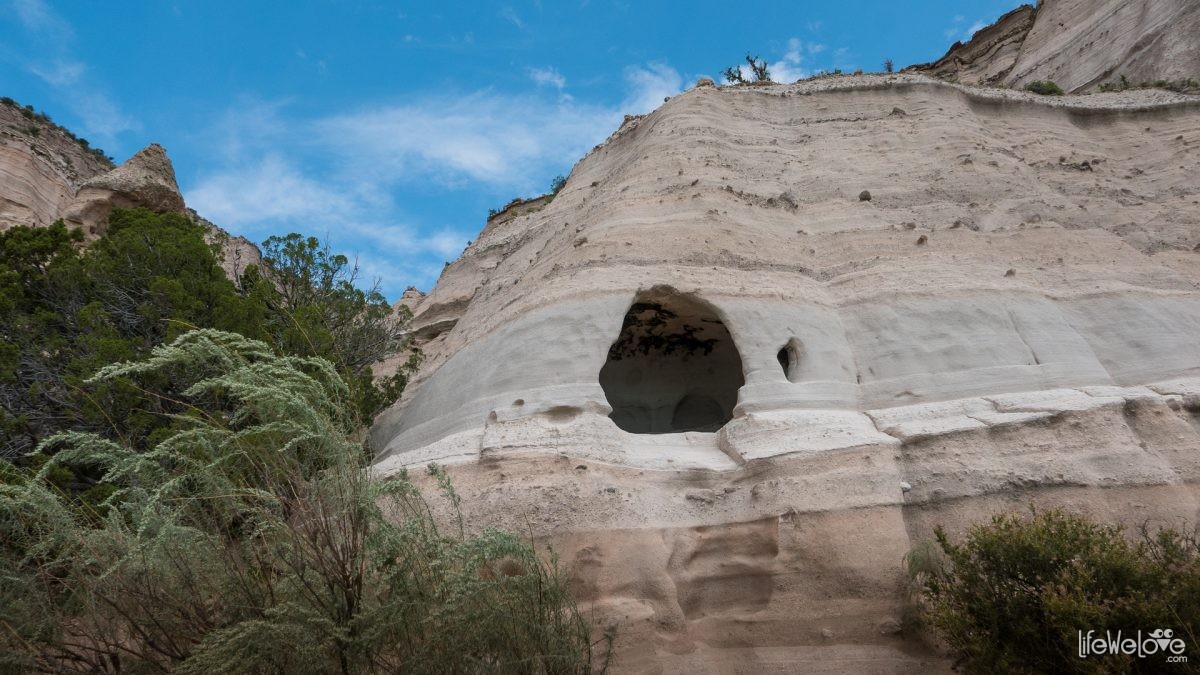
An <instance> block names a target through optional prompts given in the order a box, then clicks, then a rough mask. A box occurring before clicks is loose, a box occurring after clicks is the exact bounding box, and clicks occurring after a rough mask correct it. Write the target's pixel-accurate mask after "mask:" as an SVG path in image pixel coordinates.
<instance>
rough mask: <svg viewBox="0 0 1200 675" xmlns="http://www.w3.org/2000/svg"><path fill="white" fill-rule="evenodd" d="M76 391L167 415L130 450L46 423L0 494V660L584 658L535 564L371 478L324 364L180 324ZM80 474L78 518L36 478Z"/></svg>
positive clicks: (410, 490)
mask: <svg viewBox="0 0 1200 675" xmlns="http://www.w3.org/2000/svg"><path fill="white" fill-rule="evenodd" d="M304 250H309V249H308V247H307V245H305V247H304ZM305 292H307V291H305ZM84 384H85V385H86V386H90V387H101V388H103V387H106V386H109V387H125V388H128V389H130V390H131V391H136V392H139V393H140V394H141V395H142V397H143V411H144V412H145V413H146V414H153V415H154V416H155V417H160V418H166V419H168V420H169V423H168V424H163V425H160V430H161V433H158V434H155V435H154V438H153V439H152V440H148V441H147V442H144V443H140V444H137V445H133V444H130V443H128V442H126V441H124V440H113V439H111V438H108V437H105V436H101V435H98V434H94V433H82V432H75V431H72V432H66V433H62V434H59V435H57V436H54V437H52V438H50V439H47V441H46V442H45V445H46V446H48V447H53V448H55V449H57V452H55V453H53V454H52V455H51V456H50V458H49V459H48V461H47V462H46V463H45V464H44V465H43V466H42V467H41V468H40V470H39V471H38V473H37V475H36V476H35V477H34V478H33V479H31V480H26V481H17V482H15V483H13V484H9V485H0V627H2V630H0V670H4V671H11V672H29V671H39V672H159V671H177V672H181V673H209V672H222V673H263V672H286V673H328V672H340V673H360V672H381V671H382V672H415V673H424V672H545V673H574V672H588V671H589V670H590V669H591V656H590V654H591V645H590V643H589V631H588V628H587V625H586V624H585V622H584V621H583V620H582V619H581V618H580V616H579V615H578V613H577V612H576V611H575V609H574V606H573V605H572V603H571V601H570V599H569V596H568V595H567V592H566V588H565V583H564V581H563V580H562V579H561V578H560V576H559V574H558V572H557V571H556V569H555V568H554V567H553V566H547V565H545V564H544V563H543V562H542V561H541V560H540V559H539V558H538V556H537V555H535V553H534V551H533V550H532V549H531V548H530V547H529V546H528V545H526V544H524V543H522V542H521V541H520V540H519V539H517V538H516V537H513V536H512V535H508V534H505V533H501V532H496V531H486V532H483V533H482V534H479V535H477V536H467V535H466V533H465V532H464V531H463V529H462V524H461V523H462V521H461V517H460V518H459V520H458V523H459V526H458V528H457V531H454V532H451V533H449V534H447V533H445V532H443V531H441V530H439V528H438V526H437V524H436V523H435V521H434V519H433V517H432V515H431V514H432V511H431V508H430V505H429V504H428V503H427V502H426V501H425V500H424V498H423V497H422V495H421V494H420V492H419V491H418V490H417V489H416V488H415V487H414V484H413V483H412V482H410V481H409V480H408V477H407V476H405V475H401V476H398V477H394V478H391V479H387V480H373V479H371V477H370V476H369V475H368V473H367V467H366V465H365V458H364V454H363V452H362V447H361V444H360V443H359V442H356V441H354V440H353V438H354V434H355V433H356V431H357V429H358V428H359V418H358V413H357V412H356V411H355V410H354V409H353V401H354V394H353V392H352V391H351V388H350V387H349V386H347V384H346V383H345V381H344V380H343V379H342V377H341V375H340V373H339V369H338V368H337V367H335V365H334V364H332V363H331V362H329V361H326V360H325V359H322V358H316V357H311V356H303V357H302V356H281V355H279V354H278V351H277V349H276V348H275V347H274V346H272V345H268V344H267V343H264V342H260V341H257V340H252V339H249V338H246V337H244V336H242V335H237V334H233V333H226V332H221V331H215V330H207V329H206V330H193V331H187V332H183V333H182V334H180V335H178V336H177V337H175V338H174V339H173V341H172V342H171V343H170V344H168V345H165V346H159V347H156V348H154V349H153V350H151V351H150V354H149V357H148V358H146V359H144V360H142V361H136V362H128V363H121V364H116V365H111V366H107V367H105V368H103V369H101V370H100V371H99V372H98V373H97V374H96V375H95V376H94V377H91V378H89V379H87V380H86V381H85V382H84ZM151 408H153V409H154V412H153V413H150V412H149V410H150V409H151ZM78 466H87V467H90V468H91V469H92V470H93V471H94V472H95V474H96V475H97V481H98V485H101V486H104V487H105V488H106V495H107V496H106V497H105V499H104V500H103V501H102V502H100V503H99V504H97V505H96V507H94V508H92V507H89V506H88V505H86V504H84V505H80V504H79V503H78V502H77V501H76V500H74V499H73V498H72V497H70V496H68V495H66V494H64V493H63V492H62V491H60V490H58V489H56V488H55V486H54V484H53V481H50V480H47V479H49V478H51V476H52V474H53V473H54V472H55V471H56V470H59V469H60V468H73V467H78ZM430 470H431V473H432V474H433V475H434V476H435V477H436V479H437V482H438V484H439V486H440V487H441V489H442V491H443V492H444V494H445V497H446V498H447V499H448V500H449V501H450V504H451V511H452V512H453V511H455V510H456V509H457V505H458V498H457V496H456V495H455V494H454V492H453V489H452V487H451V486H450V484H449V481H448V480H447V479H446V477H445V475H444V474H442V473H441V472H440V470H439V469H437V468H436V467H431V468H430Z"/></svg>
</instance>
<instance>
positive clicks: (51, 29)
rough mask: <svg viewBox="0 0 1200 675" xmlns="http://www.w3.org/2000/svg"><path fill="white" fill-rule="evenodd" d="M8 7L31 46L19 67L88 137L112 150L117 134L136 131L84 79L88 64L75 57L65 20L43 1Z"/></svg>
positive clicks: (24, 0)
mask: <svg viewBox="0 0 1200 675" xmlns="http://www.w3.org/2000/svg"><path fill="white" fill-rule="evenodd" d="M10 6H11V7H12V10H13V14H14V15H15V16H16V17H17V21H18V22H19V23H20V25H21V27H22V28H23V29H24V30H25V32H26V34H27V36H28V37H29V38H30V40H29V42H30V44H31V45H33V48H31V49H29V50H27V51H26V52H25V56H24V57H23V64H22V65H23V66H24V67H25V68H26V69H27V70H29V72H31V73H33V74H34V75H36V76H37V77H39V78H41V79H42V81H43V82H45V83H46V84H47V85H49V86H50V87H51V88H52V89H53V90H54V91H55V92H56V93H57V94H58V95H59V96H60V97H61V98H62V99H63V100H64V101H65V102H66V105H67V106H68V107H69V108H70V110H71V112H72V113H74V114H75V115H76V116H77V117H79V119H80V120H81V121H82V123H83V130H84V132H85V133H86V134H87V135H89V136H91V137H92V138H93V140H97V141H99V142H100V143H102V144H104V145H107V146H110V147H111V146H112V145H113V144H114V143H116V141H117V136H118V135H119V134H121V133H122V132H125V131H131V130H135V129H137V128H139V125H138V123H137V121H136V120H135V119H134V118H133V117H131V116H130V115H128V114H126V113H125V112H123V111H122V110H121V107H120V106H119V105H117V103H116V102H115V101H113V99H112V97H110V96H109V95H108V93H107V92H105V91H104V90H103V88H102V87H100V86H99V85H98V84H97V83H96V82H95V81H93V80H92V79H89V78H88V77H87V75H88V70H89V68H88V66H87V64H86V63H83V62H82V61H79V60H78V59H76V58H74V56H73V42H74V40H75V31H74V29H73V28H72V27H71V25H70V24H69V23H68V22H67V21H66V20H64V19H63V18H62V17H60V16H59V15H57V14H56V13H55V12H54V11H53V10H52V9H51V8H50V7H49V6H48V5H47V4H46V3H45V2H43V1H42V0H12V2H11V3H10Z"/></svg>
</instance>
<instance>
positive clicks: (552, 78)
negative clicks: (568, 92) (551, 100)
mask: <svg viewBox="0 0 1200 675" xmlns="http://www.w3.org/2000/svg"><path fill="white" fill-rule="evenodd" d="M529 79H531V80H533V81H534V82H536V83H537V84H538V86H543V87H544V86H551V87H554V88H555V89H562V88H563V87H565V86H567V78H565V77H563V76H562V73H560V72H558V69H557V68H554V67H552V66H551V67H547V68H530V69H529Z"/></svg>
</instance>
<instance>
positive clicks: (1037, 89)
mask: <svg viewBox="0 0 1200 675" xmlns="http://www.w3.org/2000/svg"><path fill="white" fill-rule="evenodd" d="M1025 91H1031V92H1033V93H1035V94H1040V95H1042V96H1062V95H1063V90H1062V87H1060V86H1058V85H1057V84H1054V83H1053V82H1050V81H1049V80H1047V81H1044V82H1043V81H1042V80H1035V81H1033V82H1030V83H1029V84H1027V85H1025Z"/></svg>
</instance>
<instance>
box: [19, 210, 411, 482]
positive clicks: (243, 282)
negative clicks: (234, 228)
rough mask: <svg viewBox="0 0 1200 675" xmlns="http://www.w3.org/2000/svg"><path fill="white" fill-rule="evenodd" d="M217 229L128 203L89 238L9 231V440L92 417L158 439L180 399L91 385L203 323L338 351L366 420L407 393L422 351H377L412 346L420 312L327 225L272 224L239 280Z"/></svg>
mask: <svg viewBox="0 0 1200 675" xmlns="http://www.w3.org/2000/svg"><path fill="white" fill-rule="evenodd" d="M206 233H207V230H206V228H204V227H203V226H201V225H198V224H196V223H193V222H192V221H191V220H189V219H188V218H186V217H184V216H182V215H178V214H156V213H153V212H151V211H147V210H145V209H131V210H119V209H118V210H116V211H114V212H113V214H112V216H111V218H110V224H109V227H108V230H107V232H106V234H105V235H104V236H103V237H101V238H100V239H98V240H97V241H95V242H92V243H91V244H90V245H89V246H87V247H86V248H83V247H81V246H80V245H79V243H80V241H81V239H82V235H81V234H80V233H79V231H78V230H68V229H67V228H66V227H64V226H63V224H62V223H61V222H59V223H55V224H54V225H52V226H50V227H44V228H30V227H17V228H12V229H10V230H8V231H6V232H3V233H0V337H2V338H3V340H2V342H0V453H2V454H3V456H5V457H7V458H9V459H10V460H12V461H17V462H20V461H22V458H23V457H26V456H27V455H28V453H29V452H30V451H32V450H34V449H35V448H36V447H37V446H38V444H39V443H40V442H41V441H42V440H44V439H45V438H47V437H49V436H51V435H53V434H55V433H57V432H59V431H63V430H66V429H71V430H86V431H93V432H96V433H101V434H104V435H105V436H107V437H109V438H115V439H121V440H123V441H125V442H128V443H129V444H130V445H131V447H135V448H140V447H146V446H147V444H149V443H153V442H154V441H155V440H156V436H155V435H156V434H157V433H161V432H162V431H163V430H164V429H167V428H169V427H170V424H171V423H170V422H169V421H167V419H168V418H165V417H164V413H170V412H173V411H174V409H173V408H172V407H171V406H170V405H168V404H163V403H160V402H153V401H151V402H147V401H146V400H145V398H144V396H143V395H142V392H141V391H140V390H138V389H137V388H136V387H133V386H131V385H130V384H129V383H127V382H123V381H113V382H106V383H103V384H97V385H96V386H91V387H84V386H83V380H84V379H85V378H87V377H89V376H90V375H92V374H93V373H94V372H96V371H97V370H98V369H99V368H101V367H102V366H105V365H108V364H110V363H114V362H117V361H124V360H130V359H136V358H139V357H141V356H143V355H145V354H147V353H149V351H150V350H151V349H152V348H153V347H155V346H157V345H160V344H163V343H164V342H167V341H170V340H172V339H174V338H175V337H177V336H179V335H181V334H182V333H185V332H187V331H189V330H193V329H195V328H218V329H221V330H226V331H231V332H236V333H240V334H242V335H246V336H248V337H252V338H255V339H258V340H262V341H264V342H266V343H268V344H270V345H272V347H273V348H274V349H276V351H277V352H279V353H281V354H295V355H303V356H319V357H322V358H325V359H328V360H329V361H330V362H332V363H333V364H334V365H335V367H336V368H337V369H338V372H339V373H340V374H341V375H342V377H343V378H345V379H346V380H347V381H348V382H349V383H350V385H351V393H352V399H351V401H350V405H351V406H352V408H353V409H354V410H355V411H356V412H357V414H358V416H359V419H360V421H362V422H363V423H369V422H370V420H371V418H372V417H373V415H374V414H375V413H376V412H378V410H380V409H381V408H382V407H384V406H386V405H387V404H388V403H390V402H391V401H394V400H395V398H396V397H397V396H398V394H399V392H400V390H401V389H402V388H403V386H404V384H405V382H406V381H407V379H406V378H407V375H408V373H409V372H410V370H411V368H412V366H414V365H415V359H416V358H417V357H416V356H415V354H414V355H413V357H412V358H413V359H414V360H410V361H409V363H408V364H407V367H402V368H400V369H398V370H397V371H396V372H394V373H391V374H389V375H388V376H387V377H383V378H376V377H374V375H373V373H372V364H374V363H376V362H378V361H379V360H380V359H382V358H384V357H386V356H388V355H392V354H396V353H399V352H401V351H403V350H405V349H406V346H407V345H406V335H407V327H408V319H409V318H410V315H409V314H408V312H407V308H405V307H400V308H398V309H393V308H392V307H391V306H390V305H388V303H387V301H386V299H385V298H384V297H383V296H382V295H381V294H380V293H379V292H378V290H375V289H373V290H368V291H364V290H362V289H360V288H358V287H357V286H356V282H357V281H358V280H357V269H356V268H355V267H354V266H353V265H351V264H350V263H349V261H348V260H347V258H346V257H345V256H341V255H336V254H333V253H331V252H330V251H329V250H328V248H327V247H325V246H323V245H321V244H320V242H318V241H317V240H316V239H313V238H305V237H301V236H300V235H297V234H291V235H288V236H286V237H272V238H271V239H269V240H267V242H266V243H265V245H264V248H263V255H264V262H265V265H264V266H263V267H258V266H250V267H249V268H247V269H246V270H245V273H244V274H243V275H242V276H241V278H240V279H239V280H238V282H237V283H235V282H234V281H233V280H231V279H229V278H228V276H227V275H226V274H225V272H224V270H222V268H221V265H220V260H219V249H218V248H217V247H216V246H214V245H212V244H210V243H209V242H208V241H206V236H205V235H206Z"/></svg>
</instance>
